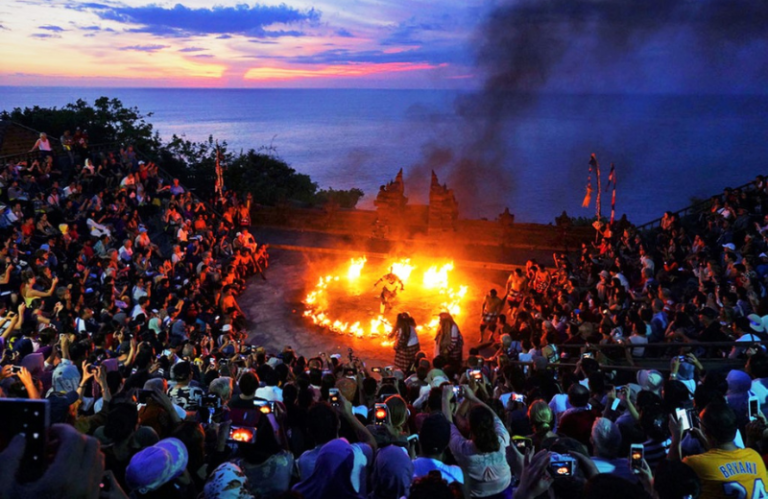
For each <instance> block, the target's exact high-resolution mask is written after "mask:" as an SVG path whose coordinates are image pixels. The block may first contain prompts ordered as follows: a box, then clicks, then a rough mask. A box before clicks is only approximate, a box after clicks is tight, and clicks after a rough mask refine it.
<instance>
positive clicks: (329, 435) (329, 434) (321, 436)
mask: <svg viewBox="0 0 768 499" xmlns="http://www.w3.org/2000/svg"><path fill="white" fill-rule="evenodd" d="M307 429H308V430H309V435H310V436H311V437H312V439H313V440H314V441H315V445H321V444H325V443H327V442H330V441H331V440H333V439H335V438H337V437H338V435H339V416H338V415H337V414H336V411H335V410H334V409H333V407H331V406H330V404H328V403H325V402H319V403H317V404H315V405H313V406H312V407H310V408H309V412H308V414H307Z"/></svg>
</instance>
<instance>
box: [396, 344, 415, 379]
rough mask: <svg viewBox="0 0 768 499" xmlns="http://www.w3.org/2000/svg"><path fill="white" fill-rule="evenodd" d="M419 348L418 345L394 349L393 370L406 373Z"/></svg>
mask: <svg viewBox="0 0 768 499" xmlns="http://www.w3.org/2000/svg"><path fill="white" fill-rule="evenodd" d="M419 350H421V347H420V346H419V344H418V343H416V344H415V345H413V346H410V347H402V348H396V349H395V369H400V370H401V371H403V373H407V372H408V370H409V369H410V367H411V365H412V364H413V359H414V357H416V354H417V353H419Z"/></svg>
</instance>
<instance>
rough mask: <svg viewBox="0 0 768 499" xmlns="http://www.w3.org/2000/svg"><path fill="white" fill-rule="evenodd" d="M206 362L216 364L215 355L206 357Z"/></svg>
mask: <svg viewBox="0 0 768 499" xmlns="http://www.w3.org/2000/svg"><path fill="white" fill-rule="evenodd" d="M208 363H209V364H211V365H214V364H216V357H211V358H210V359H208Z"/></svg>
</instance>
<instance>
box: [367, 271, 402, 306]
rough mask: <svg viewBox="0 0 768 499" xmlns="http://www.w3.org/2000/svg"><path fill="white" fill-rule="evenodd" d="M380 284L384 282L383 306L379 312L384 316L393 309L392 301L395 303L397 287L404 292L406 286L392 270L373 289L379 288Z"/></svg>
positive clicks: (382, 292) (382, 291)
mask: <svg viewBox="0 0 768 499" xmlns="http://www.w3.org/2000/svg"><path fill="white" fill-rule="evenodd" d="M380 282H384V286H383V288H382V290H381V305H380V306H379V312H380V313H381V314H383V313H384V312H386V311H387V310H388V309H390V308H392V301H394V299H395V297H396V296H397V287H398V286H400V291H403V290H405V285H404V284H403V281H401V280H400V278H399V277H397V276H396V275H395V274H393V273H392V271H391V270H390V272H389V273H388V274H386V275H384V276H382V277H381V279H379V280H378V281H376V283H375V284H374V285H373V287H374V288H375V287H376V286H378V285H379V283H380Z"/></svg>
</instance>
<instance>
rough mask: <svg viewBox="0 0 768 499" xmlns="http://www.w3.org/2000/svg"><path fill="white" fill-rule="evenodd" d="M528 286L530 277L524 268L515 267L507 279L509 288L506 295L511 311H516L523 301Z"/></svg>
mask: <svg viewBox="0 0 768 499" xmlns="http://www.w3.org/2000/svg"><path fill="white" fill-rule="evenodd" d="M527 287H528V278H527V277H526V276H525V274H523V270H522V269H519V268H517V269H515V271H514V272H512V273H511V274H509V279H507V289H506V294H505V296H504V298H505V300H506V302H507V306H508V307H509V311H510V312H514V311H515V310H517V308H518V307H519V306H520V304H521V303H523V297H524V296H523V295H524V293H525V290H526V288H527Z"/></svg>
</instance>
